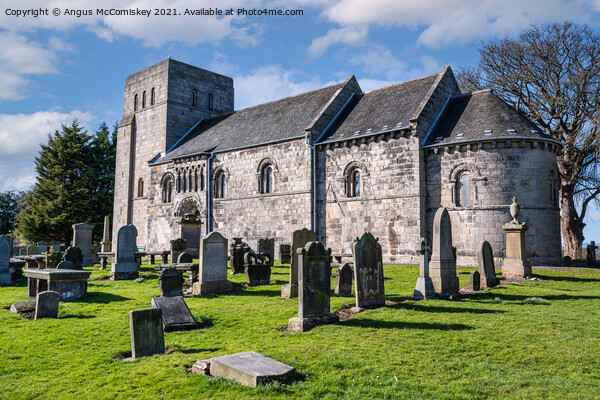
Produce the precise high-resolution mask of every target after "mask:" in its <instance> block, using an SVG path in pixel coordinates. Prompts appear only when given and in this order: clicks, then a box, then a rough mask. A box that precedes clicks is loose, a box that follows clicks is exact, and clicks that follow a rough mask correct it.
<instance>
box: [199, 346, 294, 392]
mask: <svg viewBox="0 0 600 400" xmlns="http://www.w3.org/2000/svg"><path fill="white" fill-rule="evenodd" d="M209 361H210V375H212V376H221V377H223V378H227V379H234V380H236V381H238V382H239V383H241V384H242V385H246V386H251V387H256V386H258V385H264V384H266V383H268V382H272V381H280V382H282V381H283V382H286V381H288V380H291V379H293V377H294V372H295V369H294V368H293V367H290V366H289V365H286V364H284V363H282V362H279V361H276V360H273V359H272V358H269V357H265V356H263V355H262V354H258V353H255V352H253V351H248V352H245V353H238V354H232V355H228V356H221V357H214V358H211V359H210V360H209Z"/></svg>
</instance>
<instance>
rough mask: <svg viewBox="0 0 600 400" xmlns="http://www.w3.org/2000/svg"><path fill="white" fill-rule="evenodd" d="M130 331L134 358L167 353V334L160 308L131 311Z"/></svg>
mask: <svg viewBox="0 0 600 400" xmlns="http://www.w3.org/2000/svg"><path fill="white" fill-rule="evenodd" d="M129 331H130V333H131V357H132V358H139V357H145V356H151V355H153V354H163V353H164V352H165V334H164V333H163V322H162V313H161V310H160V308H150V309H146V310H135V311H130V312H129Z"/></svg>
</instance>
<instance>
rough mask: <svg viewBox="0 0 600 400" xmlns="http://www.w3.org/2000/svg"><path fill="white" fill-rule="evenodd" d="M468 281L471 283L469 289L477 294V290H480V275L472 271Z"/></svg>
mask: <svg viewBox="0 0 600 400" xmlns="http://www.w3.org/2000/svg"><path fill="white" fill-rule="evenodd" d="M469 279H470V283H471V288H472V289H473V290H474V291H476V292H478V291H479V290H481V275H480V274H479V272H478V271H472V272H471V273H470V274H469Z"/></svg>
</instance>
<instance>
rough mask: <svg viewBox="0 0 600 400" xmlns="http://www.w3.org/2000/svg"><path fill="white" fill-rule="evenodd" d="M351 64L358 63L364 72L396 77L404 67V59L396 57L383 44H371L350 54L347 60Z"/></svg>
mask: <svg viewBox="0 0 600 400" xmlns="http://www.w3.org/2000/svg"><path fill="white" fill-rule="evenodd" d="M348 61H349V62H350V64H352V65H358V66H361V67H362V68H363V70H364V71H365V72H368V73H372V74H377V75H379V74H383V75H385V76H386V77H387V78H388V79H397V78H398V77H399V76H401V75H402V74H403V73H404V71H405V69H406V65H407V63H406V61H403V60H400V59H398V58H397V57H396V56H394V55H393V54H392V52H391V51H390V50H389V49H387V48H385V47H384V46H373V47H370V48H369V49H368V50H367V51H365V52H363V53H359V54H357V55H354V56H351V57H350V58H349V60H348Z"/></svg>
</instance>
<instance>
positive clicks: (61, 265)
mask: <svg viewBox="0 0 600 400" xmlns="http://www.w3.org/2000/svg"><path fill="white" fill-rule="evenodd" d="M56 269H75V266H74V265H73V263H72V262H71V261H61V262H59V263H58V265H57V266H56Z"/></svg>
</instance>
